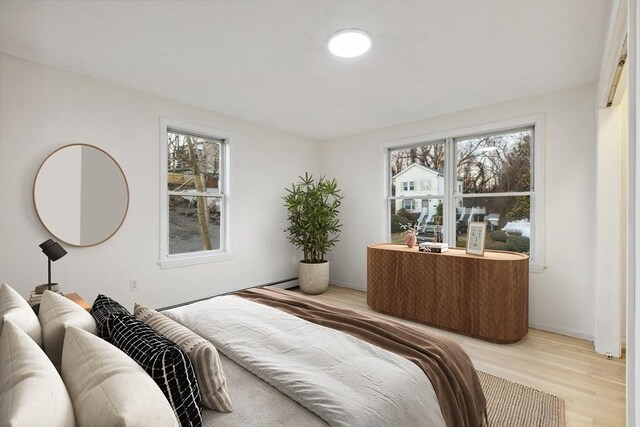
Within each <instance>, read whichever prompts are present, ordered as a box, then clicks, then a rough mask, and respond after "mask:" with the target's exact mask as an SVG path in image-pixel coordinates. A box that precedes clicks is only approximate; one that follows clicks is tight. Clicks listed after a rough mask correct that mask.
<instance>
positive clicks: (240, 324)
mask: <svg viewBox="0 0 640 427" xmlns="http://www.w3.org/2000/svg"><path fill="white" fill-rule="evenodd" d="M163 313H164V314H165V315H167V316H168V317H170V318H172V319H174V320H176V321H177V322H179V323H180V324H182V325H184V326H186V327H188V328H189V329H191V330H192V331H194V332H195V333H197V334H199V335H201V336H202V337H204V338H205V339H207V340H209V341H211V342H212V343H213V344H214V345H215V346H216V348H217V349H218V350H219V351H220V352H221V353H222V354H223V355H224V359H223V361H224V369H225V374H226V375H227V379H228V384H229V385H230V387H231V390H230V392H231V395H232V398H233V399H234V406H235V410H234V412H232V413H230V414H222V413H211V412H209V411H207V412H205V413H204V414H203V419H204V421H205V425H207V424H208V423H209V421H210V420H211V423H212V424H211V425H229V426H231V425H265V426H267V425H291V426H315V425H326V423H329V424H330V425H334V426H358V425H360V426H372V425H376V426H381V425H394V426H417V425H424V426H465V425H475V426H480V425H482V424H483V422H484V415H485V407H486V401H485V399H484V395H483V394H482V390H481V387H480V384H479V381H478V378H477V375H476V372H475V370H474V368H473V365H472V363H471V361H470V360H469V358H468V357H467V355H466V354H465V353H464V351H463V350H462V349H461V348H460V347H459V346H458V345H457V344H455V343H453V342H452V341H450V340H448V339H446V338H443V337H441V336H439V335H428V334H425V333H422V332H419V331H417V330H415V329H413V328H410V327H407V326H405V325H402V324H400V323H398V322H393V321H388V320H383V319H382V318H381V317H378V316H371V315H368V314H365V313H361V312H357V311H354V310H346V309H343V308H338V307H336V306H333V305H329V304H326V303H320V302H317V301H316V300H313V299H311V298H309V297H305V296H302V295H299V294H296V293H293V292H289V291H285V290H280V289H273V288H262V289H250V290H247V291H242V292H237V293H236V294H234V295H226V296H220V297H216V298H212V299H209V300H205V301H200V302H196V303H193V304H189V305H187V306H182V307H177V308H173V309H170V310H166V311H163ZM267 384H269V386H267ZM236 396H238V397H239V399H240V400H239V401H237V402H236V399H237V398H236ZM285 397H288V399H286V398H285ZM245 399H246V401H245ZM284 402H286V403H284ZM294 402H297V403H295V404H294ZM256 406H257V407H260V408H263V409H261V410H255V411H254V409H256ZM273 408H277V409H276V410H273ZM257 414H259V415H257ZM284 414H286V415H284Z"/></svg>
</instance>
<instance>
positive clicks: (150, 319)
mask: <svg viewBox="0 0 640 427" xmlns="http://www.w3.org/2000/svg"><path fill="white" fill-rule="evenodd" d="M133 312H134V315H135V316H136V318H137V319H139V320H142V321H143V322H144V323H146V324H147V325H149V326H151V327H152V328H153V329H155V330H156V331H158V332H159V333H161V334H162V335H164V336H165V337H167V338H169V339H170V340H171V341H173V342H175V343H176V344H178V345H179V346H180V347H182V348H183V349H184V350H185V351H186V352H187V354H188V355H189V358H190V359H191V362H192V363H193V366H194V368H195V371H196V378H197V380H198V388H199V389H200V396H201V397H202V404H203V405H204V406H206V407H207V408H211V409H213V410H215V411H220V412H231V411H233V407H232V406H231V399H230V398H229V391H228V390H227V384H226V382H225V378H224V372H223V371H222V364H221V363H220V356H218V351H217V350H216V348H215V347H214V345H213V344H211V342H209V341H207V340H206V339H204V338H202V337H201V336H200V335H197V334H195V333H193V332H191V331H190V330H189V329H187V328H185V327H184V326H182V325H181V324H179V323H178V322H176V321H174V320H172V319H170V318H168V317H167V316H165V315H164V314H161V313H158V312H157V311H155V310H154V309H152V308H149V307H145V306H144V305H139V304H136V305H135V308H134V310H133Z"/></svg>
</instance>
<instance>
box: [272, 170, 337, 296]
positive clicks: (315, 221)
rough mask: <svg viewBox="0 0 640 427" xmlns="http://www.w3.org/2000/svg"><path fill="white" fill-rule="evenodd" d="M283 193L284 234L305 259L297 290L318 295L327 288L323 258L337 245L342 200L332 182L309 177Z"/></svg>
mask: <svg viewBox="0 0 640 427" xmlns="http://www.w3.org/2000/svg"><path fill="white" fill-rule="evenodd" d="M286 190H287V192H288V194H287V195H286V196H285V197H284V205H285V207H286V208H287V212H288V217H287V219H288V220H289V227H287V228H286V229H285V230H284V231H285V232H288V233H289V235H288V237H289V241H290V242H291V243H293V245H294V246H295V247H296V248H298V249H302V253H303V256H304V259H303V260H302V261H300V264H299V273H298V282H299V285H300V289H302V291H303V292H304V293H307V294H320V293H322V292H324V291H325V290H326V289H327V287H328V286H329V261H327V260H325V259H324V256H325V254H326V253H327V252H328V251H329V250H330V249H331V248H332V247H333V246H335V244H336V242H338V236H339V235H340V228H341V227H342V224H340V220H339V219H338V213H339V211H338V207H340V204H341V203H342V198H343V196H342V195H341V194H340V190H339V189H338V181H336V179H335V178H334V179H331V180H328V179H326V178H325V177H324V176H323V177H320V179H318V180H317V181H316V180H315V179H314V178H313V176H312V175H309V174H308V173H305V175H304V178H303V177H300V181H299V182H297V183H293V184H291V188H287V189H286Z"/></svg>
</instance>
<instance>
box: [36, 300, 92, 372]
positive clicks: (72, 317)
mask: <svg viewBox="0 0 640 427" xmlns="http://www.w3.org/2000/svg"><path fill="white" fill-rule="evenodd" d="M38 319H40V324H41V325H42V341H43V342H44V351H45V353H47V356H49V359H51V361H52V362H53V366H55V367H56V369H58V370H60V363H61V361H62V344H63V342H64V332H65V329H66V328H67V326H75V327H78V328H80V329H84V330H85V331H87V332H91V333H92V334H94V335H96V334H97V333H98V332H97V330H96V321H95V320H94V319H93V316H92V315H90V314H89V313H88V312H87V311H86V310H85V309H84V308H82V307H80V306H79V305H78V304H76V303H75V302H73V301H71V300H70V299H68V298H65V297H63V296H62V295H60V294H57V293H55V292H51V291H44V295H42V302H41V303H40V311H39V313H38Z"/></svg>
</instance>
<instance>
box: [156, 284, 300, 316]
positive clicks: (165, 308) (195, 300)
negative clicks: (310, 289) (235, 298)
mask: <svg viewBox="0 0 640 427" xmlns="http://www.w3.org/2000/svg"><path fill="white" fill-rule="evenodd" d="M265 286H275V287H278V288H282V289H288V288H293V287H295V286H298V278H297V277H293V278H291V279H284V280H277V281H275V282H269V283H264V284H262V285H254V286H248V287H246V288H242V289H235V290H233V291H229V292H225V293H223V294H217V295H211V296H208V297H204V298H198V299H194V300H192V301H186V302H181V303H179V304H174V305H169V306H167V307H161V308H158V309H156V310H157V311H163V310H170V309H172V308H178V307H182V306H185V305H189V304H193V303H194V302H200V301H206V300H208V299H211V298H215V297H219V296H221V295H230V294H232V293H234V292H238V291H243V290H245V289H251V288H262V287H265Z"/></svg>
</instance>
